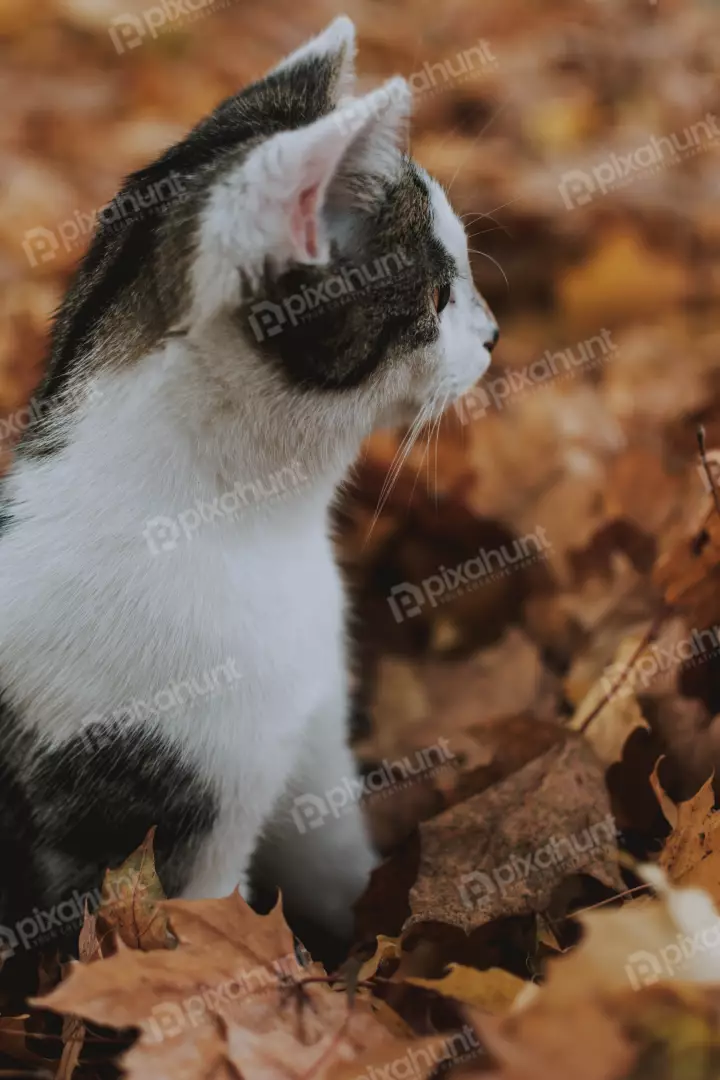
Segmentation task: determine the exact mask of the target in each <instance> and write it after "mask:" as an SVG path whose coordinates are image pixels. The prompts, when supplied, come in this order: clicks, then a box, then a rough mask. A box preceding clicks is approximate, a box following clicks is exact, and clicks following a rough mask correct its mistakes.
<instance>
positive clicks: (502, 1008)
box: [405, 964, 527, 1013]
mask: <svg viewBox="0 0 720 1080" xmlns="http://www.w3.org/2000/svg"><path fill="white" fill-rule="evenodd" d="M405 982H407V983H411V984H412V985H413V986H423V987H425V989H426V990H433V991H434V992H435V993H436V994H442V996H443V997H449V998H454V999H455V1000H456V1001H462V1002H463V1003H464V1004H466V1005H473V1006H475V1007H476V1008H478V1009H482V1010H484V1011H485V1012H489V1013H506V1012H508V1010H509V1009H510V1008H511V1006H512V1004H513V1002H514V1001H515V999H516V998H517V996H518V994H520V993H521V992H522V991H523V990H524V988H525V987H526V986H527V983H525V982H523V980H522V979H519V978H518V977H517V975H511V974H510V972H509V971H503V970H502V968H489V969H488V970H487V971H478V970H477V969H476V968H471V967H465V966H464V965H463V964H450V965H449V970H448V973H447V974H446V975H444V976H443V977H442V978H441V979H421V978H419V977H417V976H407V977H406V978H405Z"/></svg>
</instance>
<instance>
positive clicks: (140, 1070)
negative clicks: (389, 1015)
mask: <svg viewBox="0 0 720 1080" xmlns="http://www.w3.org/2000/svg"><path fill="white" fill-rule="evenodd" d="M162 907H163V910H164V911H165V912H166V913H167V915H168V918H169V921H170V925H171V927H172V930H173V932H174V934H175V935H176V937H177V939H178V942H179V944H178V947H177V948H175V949H154V950H152V951H150V952H143V951H141V950H138V949H130V948H127V947H125V946H123V945H120V947H119V949H118V952H117V953H116V954H115V955H114V956H111V957H109V958H108V959H105V960H103V961H102V962H101V963H93V964H88V965H80V964H77V965H75V966H74V967H73V971H72V974H71V976H70V978H69V979H68V980H67V981H66V982H64V983H62V984H61V985H60V986H59V987H57V989H55V990H54V991H53V992H52V993H51V994H50V995H48V996H47V997H45V998H43V999H40V1000H38V1001H36V1002H35V1004H37V1005H41V1006H42V1007H43V1008H49V1009H52V1010H53V1011H55V1012H59V1013H62V1014H68V1013H70V1014H75V1015H77V1016H80V1017H82V1018H83V1019H85V1020H90V1021H93V1022H94V1023H98V1024H105V1025H108V1026H111V1027H117V1028H127V1027H137V1028H139V1030H140V1032H141V1036H140V1039H139V1040H138V1042H137V1043H136V1044H135V1045H134V1046H133V1048H132V1049H131V1050H130V1051H129V1053H128V1054H127V1055H126V1056H125V1058H124V1059H123V1066H124V1068H125V1071H126V1076H127V1077H128V1080H164V1078H166V1077H167V1078H170V1077H172V1080H201V1078H202V1080H206V1078H207V1077H208V1076H213V1078H214V1077H216V1076H217V1077H221V1076H222V1077H227V1078H230V1077H233V1078H234V1080H236V1078H237V1075H238V1073H241V1074H242V1076H243V1078H244V1080H281V1078H282V1080H285V1078H288V1080H289V1078H296V1077H297V1076H298V1075H303V1074H304V1073H305V1072H306V1071H307V1072H308V1075H309V1074H310V1072H312V1074H313V1076H315V1077H317V1078H318V1080H324V1078H326V1077H333V1076H334V1075H335V1073H336V1071H337V1069H338V1067H339V1065H340V1064H341V1063H343V1062H350V1061H353V1060H354V1059H355V1058H356V1057H357V1056H358V1054H360V1053H363V1052H366V1051H370V1050H372V1049H374V1048H376V1047H379V1046H381V1045H383V1044H386V1043H389V1042H391V1041H392V1040H393V1036H392V1035H391V1034H390V1033H389V1031H388V1030H387V1028H386V1027H385V1026H384V1025H383V1024H381V1023H380V1022H379V1021H378V1020H377V1019H375V1017H374V1015H373V1012H372V1008H371V1006H370V1005H369V1004H368V1003H367V1002H365V1001H363V1000H362V999H361V998H358V999H357V1000H356V1002H355V1005H354V1008H353V1010H352V1012H349V1011H348V1003H347V998H346V996H345V995H344V994H338V993H335V992H334V991H332V990H331V989H330V988H329V986H328V985H326V983H325V982H324V981H319V982H318V981H315V982H310V983H309V984H307V985H305V986H304V987H303V991H302V994H303V997H304V1004H303V1005H302V1006H301V1005H299V1004H298V999H297V998H296V996H295V995H296V994H297V993H298V991H296V990H293V989H292V982H291V980H297V979H302V978H303V977H311V978H314V979H323V973H322V969H320V968H318V967H317V966H315V965H314V966H312V967H309V968H303V967H301V966H300V965H299V964H298V961H297V958H296V952H295V946H294V939H293V935H292V933H291V931H290V929H289V928H288V926H287V923H286V922H285V919H284V917H283V914H282V908H281V906H280V903H279V902H278V904H277V905H276V907H275V908H274V909H273V911H272V912H271V913H270V914H269V915H258V914H256V913H255V912H254V911H253V910H252V908H250V907H249V906H248V905H247V904H246V903H245V901H244V900H243V899H242V898H241V897H240V895H239V894H238V893H234V894H232V895H231V896H228V897H226V898H225V899H223V900H205V901H180V900H174V901H165V902H164V903H163V904H162ZM213 1070H214V1071H213Z"/></svg>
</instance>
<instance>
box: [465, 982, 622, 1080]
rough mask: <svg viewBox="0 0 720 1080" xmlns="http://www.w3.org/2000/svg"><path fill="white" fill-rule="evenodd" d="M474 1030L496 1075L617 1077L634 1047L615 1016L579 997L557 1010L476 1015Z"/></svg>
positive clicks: (513, 1078) (546, 1079) (550, 1079)
mask: <svg viewBox="0 0 720 1080" xmlns="http://www.w3.org/2000/svg"><path fill="white" fill-rule="evenodd" d="M476 1025H477V1029H478V1031H479V1033H480V1035H481V1036H482V1039H483V1042H484V1043H485V1045H486V1046H487V1049H488V1050H489V1051H490V1053H491V1054H492V1055H493V1057H494V1058H495V1059H496V1060H497V1061H498V1063H499V1065H500V1068H499V1069H498V1070H497V1071H493V1072H492V1073H491V1074H490V1075H491V1077H493V1078H495V1077H497V1080H579V1078H580V1077H582V1080H621V1078H622V1077H626V1076H628V1075H629V1069H630V1067H631V1066H632V1064H633V1062H634V1061H635V1060H636V1051H635V1049H634V1048H633V1046H632V1045H631V1043H630V1041H629V1039H628V1038H627V1037H626V1036H625V1034H624V1033H623V1030H622V1027H621V1024H620V1023H619V1021H618V1020H617V1019H615V1018H613V1017H611V1016H608V1015H607V1013H606V1012H605V1011H604V1010H603V1007H602V1004H601V1003H600V1002H598V1001H593V1000H589V999H587V998H581V999H580V1000H577V999H576V1000H575V1001H572V1002H570V1003H569V1004H568V1005H567V1006H566V1007H564V1009H563V1011H562V1013H560V1012H557V1011H553V1010H550V1009H543V1008H541V1007H540V1006H535V1007H531V1008H530V1009H528V1010H527V1011H526V1012H520V1013H519V1014H517V1015H511V1016H509V1017H506V1018H504V1019H498V1018H496V1017H488V1016H479V1017H477V1019H476Z"/></svg>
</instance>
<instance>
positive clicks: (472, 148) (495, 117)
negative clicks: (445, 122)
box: [447, 97, 512, 196]
mask: <svg viewBox="0 0 720 1080" xmlns="http://www.w3.org/2000/svg"><path fill="white" fill-rule="evenodd" d="M511 101H512V98H511V97H509V98H508V99H507V101H505V102H504V103H503V104H502V105H501V106H500V108H499V109H497V110H496V111H495V112H494V113H493V114H492V116H491V117H490V119H489V120H488V122H487V123H486V124H483V126H482V127H481V128H480V130H479V131H478V133H477V135H476V136H475V137H474V139H473V140H472V142H471V143H470V146H469V148H468V152H467V154H466V155H465V157H464V158H463V159H462V161H461V162H460V164H459V165H458V167H457V169H456V170H455V175H454V176H453V178H452V180H451V181H450V186H449V187H448V189H447V193H448V196H449V195H450V192H451V191H452V187H453V184H454V183H455V181H456V180H457V178H458V173H459V172H460V170H461V168H462V167H463V165H464V164H465V163H466V162H467V160H468V158H469V157H470V154H471V153H472V152H473V150H474V149H475V143H476V142H477V141H478V140H479V139H480V138H482V136H483V135H484V134H485V132H486V131H487V129H488V128H489V127H490V125H491V124H492V123H494V121H495V120H497V118H498V116H500V114H501V113H503V112H504V111H505V109H506V108H507V107H508V105H509V104H510V102H511Z"/></svg>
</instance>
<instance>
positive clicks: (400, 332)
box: [238, 160, 456, 390]
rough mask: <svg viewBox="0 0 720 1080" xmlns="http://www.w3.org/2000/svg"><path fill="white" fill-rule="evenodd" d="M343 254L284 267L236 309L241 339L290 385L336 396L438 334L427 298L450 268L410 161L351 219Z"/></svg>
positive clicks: (450, 272)
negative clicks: (378, 197) (380, 194)
mask: <svg viewBox="0 0 720 1080" xmlns="http://www.w3.org/2000/svg"><path fill="white" fill-rule="evenodd" d="M347 232H348V233H349V234H350V235H352V238H353V239H352V247H349V246H348V245H346V247H345V248H344V249H343V248H340V247H338V246H337V245H336V246H335V250H334V255H333V258H332V260H331V262H330V265H329V266H327V267H300V266H296V267H293V268H291V269H290V270H289V271H287V272H286V273H284V274H282V275H281V276H280V277H277V278H273V276H272V274H271V273H270V272H269V271H268V273H267V274H266V278H265V281H264V283H263V287H262V289H260V290H259V291H258V292H257V293H256V294H255V295H254V296H253V298H252V300H250V301H248V303H247V304H244V305H243V307H242V308H241V309H240V311H239V312H238V320H239V323H240V325H241V327H242V329H243V331H244V333H245V335H246V337H247V338H248V341H249V342H250V343H251V344H252V345H253V346H254V347H255V348H256V349H259V350H260V351H261V353H262V354H263V355H265V356H266V357H267V358H268V360H270V361H273V362H275V363H277V364H278V365H279V366H280V368H281V370H282V371H283V372H284V374H285V375H286V377H287V378H288V380H290V381H291V382H292V383H293V384H295V385H296V386H300V387H303V386H312V387H315V388H318V389H322V390H346V389H350V388H352V387H354V386H357V385H358V384H359V383H361V382H362V381H363V380H364V379H366V378H367V377H368V375H370V374H372V372H373V371H375V370H376V368H377V367H378V366H379V365H380V364H381V363H382V362H383V361H384V360H385V359H386V358H387V359H392V357H393V356H394V355H397V354H401V353H403V352H409V351H411V350H413V349H417V348H418V347H420V346H422V345H429V344H431V343H432V342H433V341H435V339H436V338H437V336H438V324H437V320H436V318H435V316H434V313H433V311H432V304H431V296H432V291H433V289H434V288H435V286H436V285H441V284H445V283H447V284H449V283H451V282H452V280H453V278H454V276H455V274H456V267H455V262H454V260H453V259H452V257H451V256H450V255H449V253H448V252H447V251H446V250H445V248H444V247H443V246H442V244H441V243H440V242H439V241H438V239H437V237H436V236H435V233H434V229H433V221H432V212H431V206H430V195H429V192H428V189H427V186H426V184H425V182H424V180H423V178H422V176H421V175H420V173H419V171H418V169H417V168H416V166H415V165H414V164H413V162H412V161H410V160H408V161H406V162H405V163H404V169H403V174H402V177H401V179H400V180H399V181H398V182H396V183H394V184H392V185H387V186H386V190H385V198H384V199H383V200H382V201H381V202H380V203H379V204H378V206H376V207H375V208H374V209H373V210H372V211H369V210H366V211H364V212H362V213H360V212H356V215H355V220H354V222H353V228H352V229H351V230H347Z"/></svg>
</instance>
